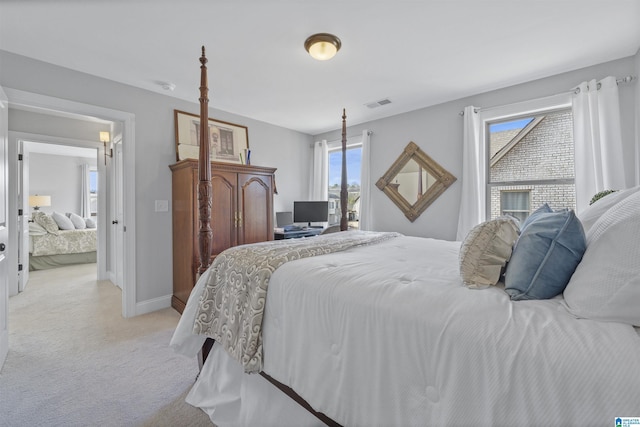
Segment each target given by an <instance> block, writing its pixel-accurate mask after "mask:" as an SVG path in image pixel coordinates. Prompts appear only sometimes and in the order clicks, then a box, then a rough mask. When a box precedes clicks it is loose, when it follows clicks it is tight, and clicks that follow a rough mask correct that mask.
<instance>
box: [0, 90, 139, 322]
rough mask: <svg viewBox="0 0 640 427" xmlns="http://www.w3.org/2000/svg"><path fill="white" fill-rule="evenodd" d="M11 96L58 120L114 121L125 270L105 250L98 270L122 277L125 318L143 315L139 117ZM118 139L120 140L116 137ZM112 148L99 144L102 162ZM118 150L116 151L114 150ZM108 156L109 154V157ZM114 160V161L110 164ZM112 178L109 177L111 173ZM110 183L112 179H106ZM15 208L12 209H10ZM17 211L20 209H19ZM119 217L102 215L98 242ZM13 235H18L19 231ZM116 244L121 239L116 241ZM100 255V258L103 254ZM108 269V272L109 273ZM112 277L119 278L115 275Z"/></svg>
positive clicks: (14, 103)
mask: <svg viewBox="0 0 640 427" xmlns="http://www.w3.org/2000/svg"><path fill="white" fill-rule="evenodd" d="M5 91H6V93H7V97H8V99H9V108H10V109H11V108H16V109H24V110H30V111H37V112H38V113H40V114H47V115H52V116H58V117H72V118H82V119H85V120H96V119H97V120H102V121H111V122H113V135H114V141H115V140H117V141H118V142H119V143H120V144H121V146H120V148H121V153H122V154H121V156H120V159H121V161H122V167H120V168H114V169H117V170H118V171H119V173H120V174H121V175H122V176H121V178H120V179H121V182H122V183H123V184H122V187H123V189H124V191H123V193H122V206H123V209H122V221H119V227H118V228H119V230H120V232H121V233H122V239H120V241H121V242H122V243H121V244H122V248H121V250H117V249H116V250H115V251H114V252H115V253H116V254H117V257H118V259H117V262H113V265H116V266H119V267H120V268H121V274H118V273H117V272H113V271H111V267H112V266H111V264H112V263H111V262H110V261H111V260H109V259H107V256H108V255H107V253H108V252H109V251H108V250H104V251H102V255H101V256H103V257H105V258H104V259H105V262H102V263H100V262H99V265H101V266H104V268H102V267H101V268H100V270H99V271H98V278H99V279H111V278H112V277H113V278H114V279H115V277H118V276H119V275H120V276H121V277H122V281H121V285H122V315H123V317H131V316H135V315H136V314H139V313H137V312H136V288H135V190H134V189H135V182H134V181H135V179H134V177H135V175H134V166H135V133H134V119H135V116H134V115H133V114H131V113H126V112H122V111H117V110H111V109H107V108H102V107H98V106H94V105H89V104H81V103H77V102H73V101H68V100H65V99H60V98H53V97H48V96H45V95H39V94H33V93H29V92H24V91H20V90H15V89H7V88H5ZM116 136H117V137H116ZM105 148H106V149H107V151H108V150H109V148H110V147H109V148H107V147H103V146H102V145H98V152H99V154H98V159H99V160H100V159H102V156H104V160H105V163H107V157H108V154H107V153H106V152H105ZM114 151H116V150H114ZM105 154H106V155H105ZM111 161H113V158H111V159H110V160H109V162H111ZM98 164H101V162H100V161H98ZM107 167H108V168H111V165H110V163H107ZM107 175H109V174H107ZM103 181H105V185H106V181H108V179H106V180H103ZM15 193H16V190H12V189H10V191H9V197H10V199H13V200H14V203H16V204H17V202H16V200H17V196H16V194H15ZM103 193H104V194H105V195H106V194H108V193H109V190H106V191H104V192H103ZM10 209H11V206H10ZM15 211H16V212H17V209H15ZM114 217H115V213H114V212H109V211H108V210H106V209H105V211H104V212H103V213H100V214H99V215H98V221H99V223H98V233H99V236H98V241H99V242H100V241H103V242H107V239H110V238H111V237H107V233H108V230H109V227H110V226H111V219H112V218H114ZM13 234H17V233H16V232H15V231H14V233H13ZM13 238H14V241H16V240H17V237H16V236H13ZM113 240H114V243H116V242H117V241H118V239H113ZM99 256H100V255H99ZM107 269H108V271H107ZM112 274H114V275H115V277H114V276H111V275H112Z"/></svg>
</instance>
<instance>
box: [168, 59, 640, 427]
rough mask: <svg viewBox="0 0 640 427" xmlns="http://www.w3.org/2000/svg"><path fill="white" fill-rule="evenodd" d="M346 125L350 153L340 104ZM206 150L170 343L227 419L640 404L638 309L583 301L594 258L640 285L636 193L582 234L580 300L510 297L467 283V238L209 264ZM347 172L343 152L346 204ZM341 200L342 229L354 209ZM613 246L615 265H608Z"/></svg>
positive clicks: (361, 421) (380, 419)
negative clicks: (191, 267)
mask: <svg viewBox="0 0 640 427" xmlns="http://www.w3.org/2000/svg"><path fill="white" fill-rule="evenodd" d="M202 53H203V54H202V57H201V59H200V61H201V63H202V66H201V70H202V84H201V88H200V90H201V99H200V101H201V114H202V117H201V123H206V120H207V111H206V108H207V102H208V100H207V90H208V89H207V79H206V66H205V64H206V58H205V55H204V48H203V52H202ZM342 119H343V120H342V134H343V151H344V150H345V149H346V137H345V135H346V113H345V111H344V110H343V115H342ZM201 141H206V134H203V135H201ZM203 146H207V144H200V147H201V148H200V150H201V151H200V160H199V162H200V166H201V167H202V170H201V171H200V177H201V182H200V186H199V190H198V194H199V197H200V198H201V199H200V203H199V206H200V209H201V211H200V218H201V223H200V226H201V230H202V231H201V233H200V239H201V240H202V241H201V242H200V246H199V247H200V248H201V251H200V262H201V263H200V268H199V270H198V271H199V274H200V279H199V280H198V283H197V284H196V287H195V288H194V290H193V292H192V294H191V297H190V298H189V302H188V304H187V306H186V308H185V311H184V312H183V315H182V318H181V320H180V323H179V325H178V328H177V329H176V333H175V334H174V337H173V339H172V343H171V344H172V346H173V347H174V348H176V350H177V351H180V352H182V353H184V354H195V352H197V351H198V350H199V349H200V348H202V355H203V356H204V357H203V365H202V369H201V373H200V375H199V377H198V380H197V381H196V384H195V385H194V387H193V389H192V390H191V392H190V393H189V395H188V397H187V401H188V402H189V403H191V404H194V405H196V406H198V407H201V408H202V409H203V410H205V411H206V412H207V413H208V414H209V415H210V417H211V419H212V421H214V422H215V423H216V424H217V425H218V426H219V427H222V426H225V425H261V426H269V425H278V426H286V425H292V426H293V425H295V426H304V425H318V423H319V422H321V423H323V424H327V425H346V426H352V425H353V426H361V425H362V426H364V425H366V426H390V425H394V426H424V425H434V426H435V425H438V426H439V425H486V426H493V425H531V426H534V425H567V424H570V425H571V424H575V425H578V424H579V425H606V424H607V423H609V422H613V420H614V417H617V416H625V415H626V416H631V415H633V414H634V413H637V412H638V410H639V409H640V407H639V406H638V402H640V359H639V358H638V357H637V354H638V352H639V351H640V336H639V334H638V329H637V328H634V325H636V326H637V325H639V324H640V319H638V317H639V316H635V317H634V313H636V312H637V306H638V305H636V306H635V307H636V308H635V311H634V309H629V307H628V306H625V307H624V308H623V311H625V313H626V314H628V313H631V315H630V316H629V317H630V318H631V320H629V321H627V322H623V321H620V320H619V319H616V318H604V319H602V318H598V319H591V318H590V315H589V308H590V304H592V302H591V303H588V304H587V303H583V302H584V299H585V298H587V299H588V295H587V296H585V295H584V294H581V289H582V288H583V287H590V286H595V285H594V284H593V283H591V282H589V280H590V278H595V279H596V280H600V279H602V277H603V276H602V273H600V272H598V271H596V272H594V271H593V268H592V265H593V264H597V267H598V269H600V270H603V271H605V272H608V271H610V270H608V269H610V268H611V267H612V264H615V263H616V262H621V263H622V264H623V265H625V266H626V267H629V266H631V267H629V269H630V270H631V271H632V273H631V274H632V277H631V278H629V279H628V281H627V282H624V279H621V278H617V279H616V280H617V281H616V282H615V283H614V282H611V281H609V282H610V283H609V285H610V286H609V288H608V290H609V293H611V292H614V290H613V288H614V287H615V286H618V284H619V283H621V281H622V282H624V283H631V284H632V285H635V286H636V287H637V288H638V287H640V281H639V280H640V279H639V278H640V272H638V271H637V269H638V267H634V266H635V264H636V263H635V262H632V260H634V259H635V260H636V261H637V257H638V256H640V253H639V250H638V248H637V246H638V245H637V238H638V237H640V225H638V224H640V220H639V219H638V218H637V217H638V213H637V210H638V208H639V207H640V192H636V193H634V194H627V195H628V198H626V199H621V200H620V202H619V203H618V204H615V205H613V206H611V207H610V208H609V209H608V210H603V211H602V212H597V216H601V217H602V218H603V219H598V220H596V221H595V224H593V225H592V226H591V229H592V230H596V231H595V232H594V233H595V236H594V235H591V234H587V236H588V237H590V238H591V241H590V245H591V247H592V249H591V248H588V249H587V252H586V253H585V255H584V259H585V260H587V261H589V263H584V266H583V263H581V264H580V265H579V266H578V268H577V269H576V273H575V274H574V276H577V277H578V279H576V280H577V283H575V284H573V283H572V282H570V283H569V284H568V285H567V292H569V294H568V295H571V296H572V298H568V297H567V298H564V297H563V295H562V294H560V295H557V296H556V297H554V298H551V299H546V300H531V301H511V300H510V298H509V296H508V294H507V293H506V292H505V290H504V285H501V284H498V285H497V286H491V287H489V288H488V289H483V290H473V289H470V288H469V287H467V286H465V285H464V284H463V282H462V280H461V278H460V271H459V256H460V252H461V251H460V242H449V241H441V240H435V239H427V238H417V237H408V236H402V235H399V234H397V233H374V232H360V231H349V232H348V233H345V232H341V233H333V234H329V235H326V236H318V237H312V238H309V239H295V240H296V241H295V242H294V241H283V240H281V241H275V242H264V243H256V244H252V245H244V246H240V247H235V248H230V249H229V250H227V251H225V252H223V253H222V254H220V255H218V256H217V257H216V259H215V260H214V263H213V265H211V266H209V262H210V258H209V257H208V256H207V254H208V253H209V252H207V248H208V247H209V246H208V245H209V244H210V243H207V241H210V239H211V229H210V227H209V226H208V224H207V221H208V218H209V214H208V211H207V209H210V207H211V204H212V201H211V191H210V189H209V185H210V183H208V182H207V181H208V173H210V172H208V171H207V168H208V159H209V155H208V152H207V150H208V147H203ZM343 159H344V156H343ZM344 168H345V163H344V160H343V186H342V188H343V189H344V190H343V191H342V192H341V193H342V194H341V196H344V197H345V198H346V188H345V187H346V173H345V172H344ZM213 203H215V200H214V201H213ZM620 204H622V208H619V205H620ZM341 206H342V208H343V214H342V219H343V220H344V221H341V228H342V230H346V228H347V224H346V218H347V216H346V212H345V211H344V210H345V209H346V202H344V203H341ZM601 206H604V205H603V204H599V205H598V209H602V208H601ZM610 209H614V212H612V213H611V212H610ZM616 209H618V210H616ZM633 209H635V211H633ZM629 210H631V213H629ZM590 213H591V214H592V215H595V213H594V211H591V212H590ZM612 217H614V218H615V221H618V220H619V218H623V220H624V221H625V222H624V226H625V227H626V228H625V230H624V231H625V232H624V233H622V234H621V235H616V241H615V242H616V244H623V245H625V246H624V247H625V250H624V251H622V252H620V251H619V250H618V251H616V256H617V257H618V258H619V259H616V260H613V259H612V258H611V257H612V256H611V253H612V252H614V250H613V249H612V248H611V245H610V244H609V243H610V242H609V241H608V240H607V239H604V238H603V237H601V236H603V235H606V233H607V232H608V227H609V223H610V222H611V221H614V219H612ZM202 218H204V220H202ZM616 230H617V229H616ZM213 233H215V230H213ZM630 236H631V239H632V240H631V242H632V243H629V240H628V239H629V238H630ZM625 239H626V240H625ZM633 239H635V240H633ZM601 241H603V243H601ZM621 242H622V243H621ZM634 242H635V243H634ZM634 244H635V246H633V245H634ZM629 245H632V246H631V248H630V246H629ZM603 246H604V249H602V247H603ZM590 250H592V252H589V251H590ZM602 251H604V253H605V254H608V255H607V263H608V264H609V265H602V263H600V262H599V261H598V259H597V258H598V257H600V256H603V255H602ZM618 252H620V253H618ZM314 255H317V256H314ZM633 257H635V258H633ZM613 268H617V267H615V266H614V267H613ZM634 269H635V270H634ZM633 274H636V276H633ZM572 280H573V278H572ZM600 281H602V280H600ZM267 284H268V295H269V298H266V296H267V287H266V285H267ZM621 292H622V291H621ZM634 295H635V296H638V295H637V294H634ZM636 301H637V300H636ZM637 302H638V303H640V301H637ZM596 317H597V316H596ZM603 320H606V321H603ZM207 337H215V341H216V342H215V344H213V342H212V340H211V338H207ZM205 341H206V344H205V345H204V347H202V345H203V343H205ZM247 373H259V374H260V375H252V374H247ZM273 385H275V386H276V387H277V388H278V389H279V390H281V391H284V392H285V393H286V394H287V395H288V396H291V397H293V399H294V400H295V402H298V403H299V404H300V405H302V406H299V405H298V403H295V402H293V401H292V400H291V399H289V398H287V397H286V396H285V395H284V394H283V393H280V392H278V391H277V390H275V389H274V388H273ZM302 407H304V409H302ZM308 411H309V412H308ZM634 411H635V412H634ZM636 415H637V414H636Z"/></svg>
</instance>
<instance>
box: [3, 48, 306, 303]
mask: <svg viewBox="0 0 640 427" xmlns="http://www.w3.org/2000/svg"><path fill="white" fill-rule="evenodd" d="M0 64H1V66H2V68H1V72H0V85H2V86H3V87H6V88H12V89H18V90H22V91H26V92H31V93H36V94H41V95H46V96H52V97H57V98H62V99H68V100H71V101H75V102H81V103H85V104H91V105H97V106H99V107H103V108H110V109H114V110H118V111H123V112H128V113H132V114H135V148H136V152H135V157H136V168H135V169H136V170H135V187H136V188H135V193H136V200H137V204H136V236H135V237H136V261H137V265H136V300H137V302H142V301H147V300H152V299H155V298H160V297H166V296H168V295H171V293H172V265H171V262H170V260H171V258H172V252H171V239H172V237H171V214H170V213H166V212H158V213H157V212H155V211H154V206H155V205H154V201H155V200H171V174H170V170H169V167H168V166H169V165H170V164H172V163H175V159H176V157H175V156H176V154H175V139H174V126H173V110H174V109H178V110H183V111H188V112H193V113H196V114H197V113H198V111H199V105H198V104H197V102H198V88H194V92H193V99H194V102H187V101H182V100H178V99H175V98H171V97H169V96H165V95H161V94H157V93H153V92H149V91H145V90H141V89H137V88H134V87H131V86H127V85H123V84H120V83H116V82H114V81H110V80H106V79H102V78H99V77H95V76H91V75H88V74H84V73H79V72H76V71H72V70H69V69H66V68H62V67H58V66H54V65H51V64H47V63H44V62H40V61H36V60H33V59H30V58H26V57H23V56H20V55H15V54H12V53H9V52H5V51H0ZM189 71H192V72H196V73H198V72H199V71H198V68H197V63H196V65H194V68H193V69H192V70H186V71H185V72H189ZM215 84H216V83H215V81H214V80H212V79H210V85H211V87H212V88H211V89H212V90H211V92H210V93H211V94H210V97H211V100H210V102H209V105H210V106H215ZM10 101H11V100H10ZM209 116H210V117H211V118H216V119H219V120H223V121H229V122H232V123H237V124H241V125H244V126H247V127H248V129H249V146H250V148H251V151H252V154H251V159H252V164H255V165H261V166H271V167H276V168H278V171H277V172H276V180H277V187H278V190H279V195H277V196H275V199H274V209H275V210H276V211H279V210H285V209H287V210H288V209H289V208H290V206H291V205H292V204H293V200H295V199H300V198H303V197H306V194H307V189H308V186H309V183H308V175H307V165H308V163H309V156H310V153H309V150H308V147H309V144H310V143H311V142H312V139H311V137H310V136H309V135H305V134H302V133H299V132H295V131H292V130H289V129H284V128H281V127H277V126H273V125H270V124H268V123H264V122H259V121H256V120H252V119H248V118H246V117H242V116H238V115H235V114H231V113H227V112H224V111H219V110H216V109H214V108H210V111H209ZM9 130H11V131H13V129H12V123H11V121H10V122H9ZM43 132H46V130H43ZM169 211H171V209H169ZM159 260H160V261H159ZM167 301H168V300H167Z"/></svg>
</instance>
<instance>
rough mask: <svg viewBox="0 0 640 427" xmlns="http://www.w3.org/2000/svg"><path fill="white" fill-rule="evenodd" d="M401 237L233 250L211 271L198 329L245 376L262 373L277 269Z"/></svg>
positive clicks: (359, 236) (339, 237) (365, 235)
mask: <svg viewBox="0 0 640 427" xmlns="http://www.w3.org/2000/svg"><path fill="white" fill-rule="evenodd" d="M399 235H400V234H398V233H382V232H367V231H349V232H345V233H331V234H326V235H323V236H317V237H313V238H304V239H288V240H278V241H272V242H263V243H255V244H251V245H243V246H236V247H233V248H229V249H227V250H226V251H224V252H222V253H221V254H220V255H218V256H217V257H216V259H215V260H214V262H213V264H212V265H211V267H209V268H210V270H211V271H210V274H209V278H208V281H207V284H206V286H205V288H204V290H203V293H202V296H201V298H200V304H199V307H198V313H197V315H196V320H195V324H194V328H193V331H194V333H195V334H199V335H206V336H208V337H211V338H214V339H215V340H216V341H218V342H219V343H220V344H222V346H223V347H224V348H225V349H226V351H227V352H228V353H229V354H230V355H231V356H232V357H233V358H235V359H236V360H237V361H238V362H240V363H241V364H242V366H243V367H244V370H245V372H247V373H256V372H260V371H261V370H262V317H263V314H264V308H265V303H266V297H267V287H268V285H269V279H270V278H271V275H272V274H273V272H274V271H275V270H276V269H277V268H278V267H280V266H281V265H282V264H284V263H285V262H287V261H293V260H297V259H302V258H307V257H310V256H314V255H323V254H329V253H333V252H338V251H343V250H346V249H350V248H353V247H356V246H363V245H370V244H374V243H379V242H383V241H385V240H388V239H391V238H393V237H396V236H399Z"/></svg>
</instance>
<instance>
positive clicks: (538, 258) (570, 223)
mask: <svg viewBox="0 0 640 427" xmlns="http://www.w3.org/2000/svg"><path fill="white" fill-rule="evenodd" d="M586 247H587V243H586V239H585V234H584V230H583V228H582V224H581V223H580V220H579V219H578V218H577V217H576V216H575V214H574V212H573V211H572V210H569V211H561V212H542V213H539V214H538V215H537V216H536V217H535V218H534V219H533V220H532V221H531V222H530V223H529V224H527V225H526V226H525V228H523V229H522V234H521V235H520V237H519V238H518V241H517V242H516V244H515V246H514V248H513V254H512V255H511V260H510V261H509V264H508V265H507V271H506V273H505V281H504V284H505V291H506V292H507V293H508V294H509V296H510V297H511V299H512V300H514V301H517V300H527V299H548V298H553V297H554V296H556V295H558V294H561V293H562V291H564V288H565V287H566V286H567V283H569V279H571V275H572V274H573V272H574V271H575V269H576V267H577V266H578V264H579V263H580V260H581V259H582V255H583V254H584V251H585V250H586Z"/></svg>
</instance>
